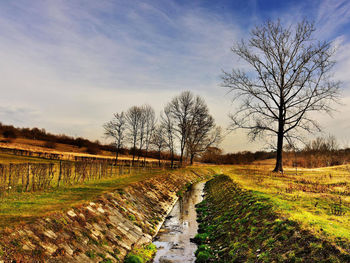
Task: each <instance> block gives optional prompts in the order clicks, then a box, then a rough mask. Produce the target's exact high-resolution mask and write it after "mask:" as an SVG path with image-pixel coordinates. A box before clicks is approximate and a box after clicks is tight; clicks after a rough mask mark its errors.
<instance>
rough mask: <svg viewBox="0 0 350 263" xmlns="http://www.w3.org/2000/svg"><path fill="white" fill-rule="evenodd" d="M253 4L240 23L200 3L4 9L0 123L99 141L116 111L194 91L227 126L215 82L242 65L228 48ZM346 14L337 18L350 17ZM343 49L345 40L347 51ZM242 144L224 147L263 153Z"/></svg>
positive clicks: (11, 5) (15, 4)
mask: <svg viewBox="0 0 350 263" xmlns="http://www.w3.org/2000/svg"><path fill="white" fill-rule="evenodd" d="M325 2H328V1H325ZM223 5H224V4H223ZM250 5H251V6H255V9H254V12H252V14H250V15H251V17H248V16H247V17H245V19H246V20H247V21H248V22H244V23H243V21H241V20H242V14H240V11H239V10H225V9H224V8H222V9H220V10H219V11H218V10H216V11H215V12H214V11H213V10H212V9H211V8H204V7H203V6H202V2H201V1H198V2H197V1H193V2H192V1H191V2H190V3H188V2H187V3H180V2H177V1H166V2H165V1H161V0H158V1H140V2H139V1H112V0H110V1H109V0H101V1H68V0H65V1H39V0H38V1H31V2H30V4H28V2H27V1H24V0H18V1H11V2H6V3H5V2H3V3H0V56H1V60H0V68H1V71H2V72H1V73H2V78H1V81H0V84H1V85H0V91H1V94H2V96H1V97H0V104H1V105H2V107H3V108H1V109H0V110H1V114H0V117H1V121H3V122H6V123H10V124H15V125H19V126H29V127H32V126H37V127H42V128H46V129H47V130H49V131H51V132H57V133H67V134H69V135H74V136H86V137H88V138H91V139H101V136H102V135H103V131H102V128H101V126H102V124H103V123H104V122H106V121H108V120H109V119H110V118H111V116H112V113H113V112H117V111H121V110H126V109H127V108H128V107H130V106H132V105H134V104H143V103H148V104H151V105H153V106H154V107H155V109H156V111H160V110H161V109H162V107H163V106H164V105H165V103H166V102H167V101H168V100H170V98H171V97H172V96H174V95H177V94H178V93H179V92H181V91H183V90H192V91H194V92H195V93H197V94H200V95H202V96H203V97H204V98H205V99H206V101H207V102H208V104H209V107H210V109H211V112H212V113H213V115H214V116H215V118H216V120H217V123H218V124H220V125H221V126H223V127H227V125H228V121H229V119H228V117H227V115H228V112H229V111H230V110H231V109H232V108H233V106H234V105H232V104H231V102H230V99H229V96H228V95H227V94H226V92H227V91H226V90H225V89H223V88H220V87H219V86H218V84H219V83H220V79H219V75H220V74H221V69H225V70H230V68H232V67H244V66H245V65H244V63H243V62H242V61H238V60H237V58H236V57H234V56H233V54H232V52H231V51H230V47H231V46H232V45H233V42H235V41H238V40H240V39H241V38H242V37H245V36H246V35H247V33H248V28H246V26H247V25H251V24H252V23H259V21H263V17H262V16H261V15H260V14H259V10H258V5H257V4H256V1H251V2H250ZM347 6H348V5H347V4H346V3H345V2H344V4H343V5H337V7H336V9H335V10H336V11H337V12H343V13H342V14H344V15H347V12H345V11H343V10H345V8H347ZM326 8H327V6H326V4H323V5H321V8H320V12H319V13H318V17H319V21H321V22H322V21H327V19H328V18H327V15H328V14H327V12H325V11H322V10H321V9H324V10H326ZM300 9H301V7H300V6H296V7H295V9H293V10H300ZM298 12H299V11H298ZM259 15H260V16H259ZM277 15H280V16H284V15H283V14H281V13H276V12H275V13H274V16H277ZM286 17H287V16H286ZM331 19H335V18H334V16H331ZM246 20H245V21H246ZM346 21H347V20H346V19H345V18H344V20H343V22H341V23H339V24H338V26H341V25H343V24H344V23H346ZM242 23H243V24H244V25H245V27H243V26H242ZM322 23H323V24H325V26H324V28H325V30H326V29H327V30H329V28H330V25H328V24H327V23H325V22H322ZM327 30H326V31H327ZM347 45H348V44H347V42H346V38H344V40H343V41H341V46H342V47H343V49H341V50H343V52H346V48H347ZM341 58H342V59H343V61H342V62H341V63H340V64H341V65H342V66H341V67H340V68H339V70H338V72H339V77H340V78H344V79H345V78H347V74H346V69H345V67H347V66H348V63H349V62H348V61H350V58H349V59H348V55H346V56H342V57H341ZM5 109H10V110H7V111H6V110H5ZM244 138H245V137H244V133H243V132H239V133H235V134H231V135H229V136H228V137H227V138H226V140H225V141H224V142H223V147H224V148H225V150H226V151H234V150H243V149H247V148H248V149H250V150H252V149H258V148H259V147H260V146H261V144H259V143H257V144H248V143H247V141H246V140H245V139H244ZM238 142H242V143H238Z"/></svg>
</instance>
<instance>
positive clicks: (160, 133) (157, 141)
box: [150, 125, 166, 167]
mask: <svg viewBox="0 0 350 263" xmlns="http://www.w3.org/2000/svg"><path fill="white" fill-rule="evenodd" d="M164 129H165V127H164V126H163V125H159V126H157V127H156V128H155V129H154V132H153V133H152V137H151V140H150V143H152V144H153V145H154V146H155V148H156V149H157V152H158V165H159V167H160V161H161V159H162V150H164V148H165V147H166V139H165V134H166V131H165V130H164Z"/></svg>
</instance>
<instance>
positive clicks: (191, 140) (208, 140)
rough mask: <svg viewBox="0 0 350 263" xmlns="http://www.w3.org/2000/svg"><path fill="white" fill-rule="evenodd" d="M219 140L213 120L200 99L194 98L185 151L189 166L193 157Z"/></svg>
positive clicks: (218, 131)
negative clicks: (187, 155) (188, 157)
mask: <svg viewBox="0 0 350 263" xmlns="http://www.w3.org/2000/svg"><path fill="white" fill-rule="evenodd" d="M220 140H221V129H220V128H219V127H218V128H216V127H215V122H214V118H213V117H212V116H211V115H210V114H209V109H208V106H207V105H206V103H205V102H204V100H203V99H202V98H201V97H196V98H195V102H194V104H193V107H192V113H191V118H190V122H189V125H188V135H187V141H186V143H187V151H188V154H189V155H190V164H191V165H192V164H193V160H194V157H195V156H196V155H198V154H199V153H202V152H204V151H205V150H206V149H207V148H208V147H210V146H212V145H214V144H216V143H218V142H219V141H220Z"/></svg>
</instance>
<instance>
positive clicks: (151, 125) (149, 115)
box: [143, 105, 156, 163]
mask: <svg viewBox="0 0 350 263" xmlns="http://www.w3.org/2000/svg"><path fill="white" fill-rule="evenodd" d="M143 111H144V113H143V114H144V117H145V119H146V124H145V156H144V159H143V161H144V162H145V163H146V155H147V152H148V149H149V146H150V144H151V139H152V135H153V132H154V130H155V125H156V114H155V112H154V110H153V108H152V107H151V106H149V105H145V106H144V107H143Z"/></svg>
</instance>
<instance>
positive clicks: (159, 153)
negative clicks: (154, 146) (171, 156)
mask: <svg viewBox="0 0 350 263" xmlns="http://www.w3.org/2000/svg"><path fill="white" fill-rule="evenodd" d="M160 155H161V151H160V150H159V151H158V165H159V167H160V158H161V156H160Z"/></svg>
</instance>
